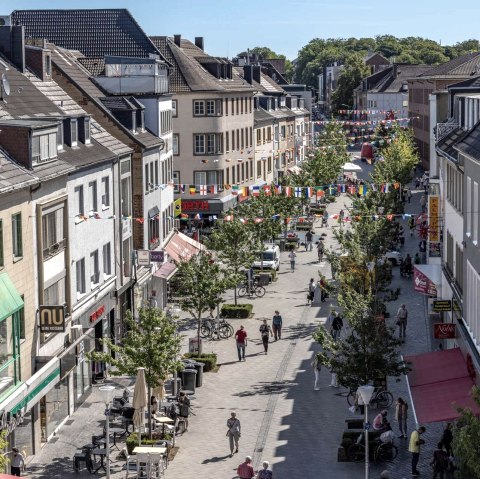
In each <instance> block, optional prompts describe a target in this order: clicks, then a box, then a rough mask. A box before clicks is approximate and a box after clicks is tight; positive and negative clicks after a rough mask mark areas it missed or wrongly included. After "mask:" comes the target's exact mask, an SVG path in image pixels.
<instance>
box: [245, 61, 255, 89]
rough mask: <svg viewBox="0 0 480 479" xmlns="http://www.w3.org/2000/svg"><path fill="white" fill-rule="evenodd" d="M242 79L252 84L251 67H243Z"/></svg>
mask: <svg viewBox="0 0 480 479" xmlns="http://www.w3.org/2000/svg"><path fill="white" fill-rule="evenodd" d="M243 77H244V78H245V80H246V81H247V82H248V83H250V85H251V84H252V82H253V65H243Z"/></svg>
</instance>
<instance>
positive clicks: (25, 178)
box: [0, 148, 39, 194]
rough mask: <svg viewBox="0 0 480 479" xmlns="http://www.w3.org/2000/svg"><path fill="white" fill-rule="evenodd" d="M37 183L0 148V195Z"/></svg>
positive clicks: (29, 173)
mask: <svg viewBox="0 0 480 479" xmlns="http://www.w3.org/2000/svg"><path fill="white" fill-rule="evenodd" d="M38 182H39V179H38V178H37V177H36V176H34V175H33V174H32V173H31V172H30V171H29V170H27V169H26V168H25V167H23V166H22V165H19V164H18V163H16V162H15V161H14V160H13V159H12V158H11V157H10V156H9V155H8V153H7V152H6V151H4V150H3V149H1V148H0V194H1V193H6V192H8V191H11V190H14V189H19V188H25V187H27V186H30V185H34V184H36V183H38Z"/></svg>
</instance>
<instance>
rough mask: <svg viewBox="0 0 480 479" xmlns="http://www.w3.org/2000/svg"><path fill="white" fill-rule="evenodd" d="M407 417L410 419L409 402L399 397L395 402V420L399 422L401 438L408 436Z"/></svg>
mask: <svg viewBox="0 0 480 479" xmlns="http://www.w3.org/2000/svg"><path fill="white" fill-rule="evenodd" d="M407 419H408V404H407V402H406V401H405V400H404V399H403V398H400V397H399V398H398V399H397V402H396V403H395V420H396V421H397V422H398V429H400V436H398V437H399V438H405V439H406V438H407Z"/></svg>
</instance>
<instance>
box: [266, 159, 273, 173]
mask: <svg viewBox="0 0 480 479" xmlns="http://www.w3.org/2000/svg"><path fill="white" fill-rule="evenodd" d="M267 171H268V173H271V172H272V157H271V156H269V157H268V161H267Z"/></svg>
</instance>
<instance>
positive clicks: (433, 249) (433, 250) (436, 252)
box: [428, 241, 442, 258]
mask: <svg viewBox="0 0 480 479" xmlns="http://www.w3.org/2000/svg"><path fill="white" fill-rule="evenodd" d="M440 247H441V243H432V242H431V241H430V242H429V243H428V256H429V257H430V258H440V257H441V256H442V254H441V248H440Z"/></svg>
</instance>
